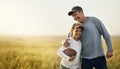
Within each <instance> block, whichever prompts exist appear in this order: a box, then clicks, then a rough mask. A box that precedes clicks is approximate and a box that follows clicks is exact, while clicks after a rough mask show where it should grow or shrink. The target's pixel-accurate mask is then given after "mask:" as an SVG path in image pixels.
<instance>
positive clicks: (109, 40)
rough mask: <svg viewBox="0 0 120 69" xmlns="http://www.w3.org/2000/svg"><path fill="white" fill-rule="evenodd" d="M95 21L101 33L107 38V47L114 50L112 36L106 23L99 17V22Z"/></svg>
mask: <svg viewBox="0 0 120 69" xmlns="http://www.w3.org/2000/svg"><path fill="white" fill-rule="evenodd" d="M95 23H96V25H97V28H98V31H99V32H100V34H101V35H103V38H104V39H105V42H106V44H107V49H108V50H113V48H112V42H111V37H110V35H109V33H108V31H107V29H106V28H105V26H104V24H103V23H102V22H101V21H100V20H99V19H97V22H95Z"/></svg>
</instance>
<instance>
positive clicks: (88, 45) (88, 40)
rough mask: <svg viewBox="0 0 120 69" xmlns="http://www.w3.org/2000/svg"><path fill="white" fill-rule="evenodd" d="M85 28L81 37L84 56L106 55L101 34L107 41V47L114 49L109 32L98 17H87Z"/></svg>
mask: <svg viewBox="0 0 120 69" xmlns="http://www.w3.org/2000/svg"><path fill="white" fill-rule="evenodd" d="M83 26H84V27H85V30H84V31H83V35H82V37H81V38H80V40H81V42H82V45H83V46H82V52H81V53H82V58H86V59H92V58H96V57H99V56H104V50H103V46H102V40H101V35H102V36H103V38H104V39H105V41H106V44H107V49H108V50H113V49H112V43H111V38H110V35H109V33H108V32H107V30H106V28H105V26H104V25H103V23H102V22H101V21H100V20H99V19H97V18H96V17H87V21H86V22H84V23H83Z"/></svg>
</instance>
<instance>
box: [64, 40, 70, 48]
mask: <svg viewBox="0 0 120 69" xmlns="http://www.w3.org/2000/svg"><path fill="white" fill-rule="evenodd" d="M68 41H69V39H65V40H64V41H63V46H65V47H67V46H69V45H70V43H69V42H68Z"/></svg>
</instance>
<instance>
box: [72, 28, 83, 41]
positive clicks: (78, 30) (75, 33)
mask: <svg viewBox="0 0 120 69" xmlns="http://www.w3.org/2000/svg"><path fill="white" fill-rule="evenodd" d="M72 34H73V35H72V36H73V37H75V38H76V39H79V38H80V36H81V35H82V29H81V28H75V29H73V31H72Z"/></svg>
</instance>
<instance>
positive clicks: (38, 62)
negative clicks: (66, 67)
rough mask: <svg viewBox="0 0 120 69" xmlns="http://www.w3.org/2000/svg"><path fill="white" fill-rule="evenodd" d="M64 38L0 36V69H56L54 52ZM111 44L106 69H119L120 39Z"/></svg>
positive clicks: (57, 64)
mask: <svg viewBox="0 0 120 69" xmlns="http://www.w3.org/2000/svg"><path fill="white" fill-rule="evenodd" d="M64 38H65V37H48V36H47V37H39V36H36V37H34V36H27V37H26V36H24V37H21V36H19V37H17V36H0V69H58V68H59V63H60V60H61V58H60V57H59V56H57V54H56V52H57V50H58V48H59V47H60V43H61V40H62V39H64ZM103 43H104V42H103ZM112 43H113V48H114V56H113V57H112V58H111V59H108V60H107V64H108V67H109V68H108V69H120V55H119V53H120V38H112ZM104 46H105V44H104Z"/></svg>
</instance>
